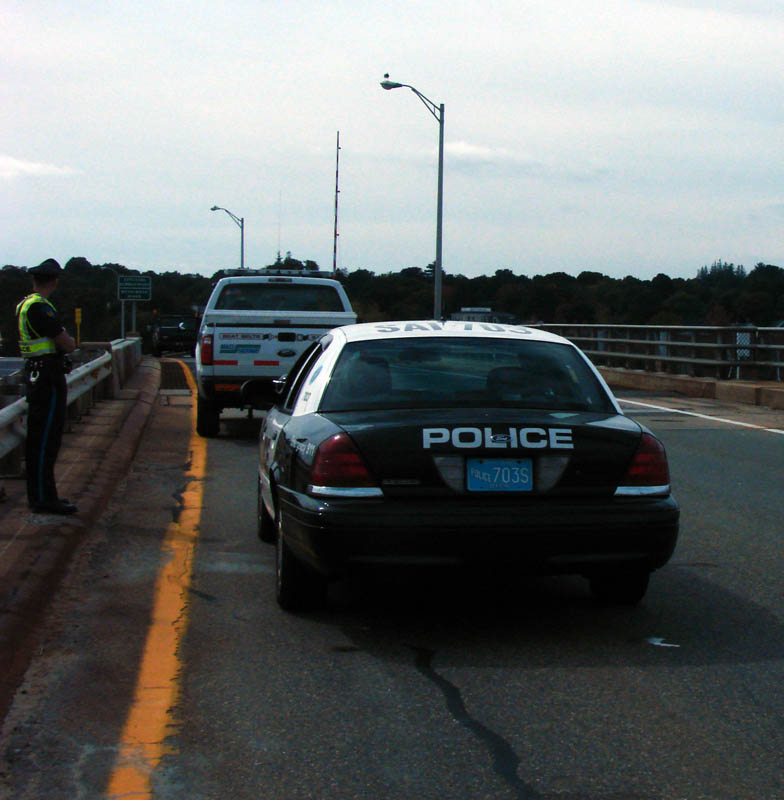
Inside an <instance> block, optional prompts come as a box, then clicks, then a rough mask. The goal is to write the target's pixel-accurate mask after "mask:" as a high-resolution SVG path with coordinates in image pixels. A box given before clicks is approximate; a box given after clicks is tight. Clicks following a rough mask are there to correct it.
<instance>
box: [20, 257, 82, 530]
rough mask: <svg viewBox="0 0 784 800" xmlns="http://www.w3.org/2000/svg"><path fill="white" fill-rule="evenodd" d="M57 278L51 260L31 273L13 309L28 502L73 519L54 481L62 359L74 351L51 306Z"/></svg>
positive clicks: (63, 391)
mask: <svg viewBox="0 0 784 800" xmlns="http://www.w3.org/2000/svg"><path fill="white" fill-rule="evenodd" d="M61 273H62V267H61V266H60V265H59V264H58V263H57V261H55V260H54V259H53V258H47V259H46V261H44V262H43V263H41V264H39V265H38V266H37V267H33V268H32V269H31V270H30V274H31V275H32V278H33V293H32V294H30V295H28V296H27V297H25V299H24V300H22V302H21V303H19V305H18V306H17V307H16V316H17V320H18V324H19V349H20V351H21V353H22V357H23V358H24V362H25V367H24V374H25V381H26V384H27V404H28V414H27V442H26V446H25V461H26V465H27V501H28V503H29V504H30V508H31V509H32V510H33V511H38V512H46V513H52V514H73V513H75V512H76V511H77V508H76V506H75V505H74V504H73V503H70V502H69V501H68V500H66V499H64V498H59V497H58V496H57V487H56V486H55V481H54V463H55V461H56V460H57V453H58V451H59V449H60V442H61V440H62V435H63V426H64V424H65V409H66V397H67V386H66V382H65V375H66V372H67V371H68V369H69V366H67V360H66V357H65V354H66V353H70V352H72V351H73V350H74V349H75V348H76V343H75V342H74V340H73V339H72V338H71V337H70V336H69V335H68V334H67V333H66V331H65V329H64V328H63V326H62V323H61V322H60V320H59V319H58V317H57V310H56V309H55V307H54V306H53V305H52V304H51V303H50V302H49V296H50V295H51V294H52V292H54V290H55V289H56V288H57V279H58V278H59V276H60V274H61Z"/></svg>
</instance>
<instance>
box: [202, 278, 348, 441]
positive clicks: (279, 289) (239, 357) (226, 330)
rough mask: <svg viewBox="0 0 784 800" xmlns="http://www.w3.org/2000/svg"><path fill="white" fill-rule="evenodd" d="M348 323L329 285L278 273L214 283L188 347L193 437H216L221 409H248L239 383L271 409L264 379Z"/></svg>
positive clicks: (342, 300)
mask: <svg viewBox="0 0 784 800" xmlns="http://www.w3.org/2000/svg"><path fill="white" fill-rule="evenodd" d="M319 274H323V273H319ZM356 319H357V315H356V314H355V313H354V311H353V310H352V308H351V304H350V303H349V300H348V297H347V296H346V292H345V291H344V289H343V287H342V286H341V285H340V283H339V282H338V281H336V280H330V279H326V278H319V277H311V276H310V275H307V274H305V275H303V273H301V272H293V271H282V270H280V271H277V270H275V271H273V270H261V271H259V272H254V273H252V274H248V271H247V270H243V271H242V274H241V275H236V276H233V277H227V278H221V280H219V281H218V283H217V284H216V285H215V288H214V289H213V290H212V294H211V295H210V299H209V300H208V301H207V305H206V306H205V308H204V316H203V317H202V321H201V327H200V329H199V340H198V342H197V344H196V382H197V384H198V387H199V396H198V401H197V402H198V405H197V409H196V412H197V413H196V430H197V432H198V433H199V434H200V435H201V436H217V434H218V429H219V425H220V413H221V411H222V410H223V409H224V408H243V407H244V406H246V405H248V404H247V402H246V401H245V399H243V395H242V393H241V389H242V385H243V384H244V383H246V382H247V381H253V385H254V389H255V394H256V395H257V396H259V395H261V396H265V395H266V396H267V397H268V398H269V402H270V404H271V403H272V398H273V387H272V381H273V380H274V379H275V378H279V377H280V376H281V375H285V374H286V373H287V372H288V371H289V369H290V368H291V367H292V366H293V364H294V362H295V361H296V360H297V357H298V356H299V354H300V353H301V352H302V351H303V350H304V349H305V348H306V347H307V346H308V345H309V344H310V343H311V342H312V341H315V340H316V339H319V338H320V337H321V336H322V335H323V334H324V333H326V332H327V331H328V330H330V329H332V328H336V327H338V326H340V325H350V324H352V323H354V322H356ZM259 387H260V389H259Z"/></svg>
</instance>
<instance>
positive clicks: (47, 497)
mask: <svg viewBox="0 0 784 800" xmlns="http://www.w3.org/2000/svg"><path fill="white" fill-rule="evenodd" d="M25 378H26V379H27V404H28V412H27V442H26V445H25V462H26V466H27V500H28V502H29V503H30V505H36V504H38V503H55V502H57V499H58V497H57V488H56V486H55V482H54V463H55V461H56V460H57V453H58V452H59V450H60V442H61V441H62V438H63V426H64V425H65V409H66V397H67V393H68V389H67V386H66V382H65V373H64V372H63V364H62V359H61V358H59V357H57V356H45V357H43V358H34V359H27V360H26V361H25Z"/></svg>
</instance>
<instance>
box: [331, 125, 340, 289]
mask: <svg viewBox="0 0 784 800" xmlns="http://www.w3.org/2000/svg"><path fill="white" fill-rule="evenodd" d="M339 175H340V131H338V142H337V151H336V154H335V235H334V236H333V239H332V277H333V278H334V277H335V275H337V272H338V236H339V234H338V195H339V194H340V188H339V185H340V184H339Z"/></svg>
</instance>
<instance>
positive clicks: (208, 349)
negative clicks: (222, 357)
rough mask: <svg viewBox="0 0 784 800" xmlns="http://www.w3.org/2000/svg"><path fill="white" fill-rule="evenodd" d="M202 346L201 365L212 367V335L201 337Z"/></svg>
mask: <svg viewBox="0 0 784 800" xmlns="http://www.w3.org/2000/svg"><path fill="white" fill-rule="evenodd" d="M199 346H200V353H199V355H200V357H201V363H202V364H204V365H205V366H208V367H209V366H211V364H212V334H210V333H207V334H205V335H204V336H202V337H201V344H200V345H199Z"/></svg>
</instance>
